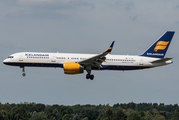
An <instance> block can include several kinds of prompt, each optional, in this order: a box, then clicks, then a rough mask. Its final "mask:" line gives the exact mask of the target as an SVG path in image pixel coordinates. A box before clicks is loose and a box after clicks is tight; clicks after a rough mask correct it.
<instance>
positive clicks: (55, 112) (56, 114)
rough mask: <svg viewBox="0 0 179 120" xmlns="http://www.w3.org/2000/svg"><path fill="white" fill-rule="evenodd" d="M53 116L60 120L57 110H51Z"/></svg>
mask: <svg viewBox="0 0 179 120" xmlns="http://www.w3.org/2000/svg"><path fill="white" fill-rule="evenodd" d="M53 116H54V117H55V119H56V120H60V114H59V112H58V110H57V108H55V109H54V110H53Z"/></svg>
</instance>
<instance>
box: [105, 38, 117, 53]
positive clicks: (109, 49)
mask: <svg viewBox="0 0 179 120" xmlns="http://www.w3.org/2000/svg"><path fill="white" fill-rule="evenodd" d="M114 42H115V41H113V42H112V44H111V46H110V47H109V48H108V50H107V51H106V52H109V53H110V52H111V51H112V48H113V45H114Z"/></svg>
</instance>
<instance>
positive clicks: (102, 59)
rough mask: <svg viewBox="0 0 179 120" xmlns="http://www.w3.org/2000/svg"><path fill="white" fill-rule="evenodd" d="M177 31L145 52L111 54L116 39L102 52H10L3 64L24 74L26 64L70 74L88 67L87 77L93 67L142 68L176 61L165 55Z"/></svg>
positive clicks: (115, 68)
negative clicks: (20, 69)
mask: <svg viewBox="0 0 179 120" xmlns="http://www.w3.org/2000/svg"><path fill="white" fill-rule="evenodd" d="M174 33H175V32H174V31H166V32H165V33H164V34H163V35H162V36H161V37H159V39H157V40H156V42H154V44H152V46H151V47H149V48H148V49H147V50H146V51H145V52H144V53H142V54H141V55H111V54H110V53H111V51H112V48H113V45H114V42H115V41H113V42H112V44H111V45H110V47H109V48H108V49H107V50H106V51H105V52H103V53H101V54H76V53H42V52H19V53H15V54H12V55H10V56H9V57H8V58H6V59H5V60H4V61H3V63H4V64H5V65H10V66H20V68H22V72H23V73H22V76H25V75H26V74H25V67H55V68H58V67H59V68H63V70H64V73H65V74H69V75H74V74H80V73H84V70H86V72H87V74H86V79H91V80H93V79H94V75H93V74H91V71H92V70H122V71H125V70H138V69H147V68H153V67H159V66H164V65H168V64H171V63H173V62H172V61H171V59H172V58H164V57H165V54H166V52H167V49H168V47H169V45H170V43H171V40H172V38H173V35H174Z"/></svg>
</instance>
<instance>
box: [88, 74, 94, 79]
mask: <svg viewBox="0 0 179 120" xmlns="http://www.w3.org/2000/svg"><path fill="white" fill-rule="evenodd" d="M86 79H91V80H93V79H94V75H90V74H86Z"/></svg>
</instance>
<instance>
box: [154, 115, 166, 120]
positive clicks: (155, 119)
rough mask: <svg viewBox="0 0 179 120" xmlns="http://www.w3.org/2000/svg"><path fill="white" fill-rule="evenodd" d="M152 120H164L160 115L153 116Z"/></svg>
mask: <svg viewBox="0 0 179 120" xmlns="http://www.w3.org/2000/svg"><path fill="white" fill-rule="evenodd" d="M152 120H165V117H164V116H162V115H155V116H154V117H153V119H152Z"/></svg>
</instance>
